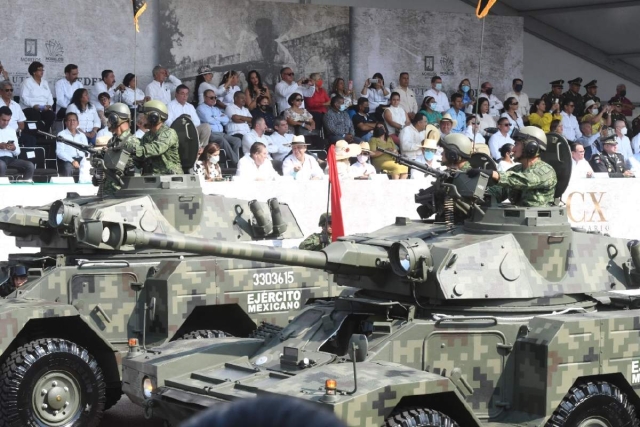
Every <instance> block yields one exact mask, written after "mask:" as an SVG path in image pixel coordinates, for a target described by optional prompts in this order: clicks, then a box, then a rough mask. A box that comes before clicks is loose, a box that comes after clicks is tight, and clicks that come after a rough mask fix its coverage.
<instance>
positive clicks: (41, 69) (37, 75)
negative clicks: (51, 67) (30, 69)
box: [33, 67, 44, 79]
mask: <svg viewBox="0 0 640 427" xmlns="http://www.w3.org/2000/svg"><path fill="white" fill-rule="evenodd" d="M42 76H44V67H38V69H37V70H36V71H35V73H33V77H35V78H39V79H41V78H42Z"/></svg>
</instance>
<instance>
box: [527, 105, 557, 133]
mask: <svg viewBox="0 0 640 427" xmlns="http://www.w3.org/2000/svg"><path fill="white" fill-rule="evenodd" d="M553 120H562V116H561V115H560V104H555V105H554V106H552V107H551V112H550V113H549V112H547V104H546V102H545V101H544V98H540V99H536V101H535V102H534V103H533V105H532V106H531V112H530V113H529V124H530V125H531V126H538V127H539V128H540V129H542V130H543V131H544V133H549V132H551V122H552V121H553Z"/></svg>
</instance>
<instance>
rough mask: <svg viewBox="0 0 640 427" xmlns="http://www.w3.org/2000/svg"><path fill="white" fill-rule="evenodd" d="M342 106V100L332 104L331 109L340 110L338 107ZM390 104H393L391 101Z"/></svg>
mask: <svg viewBox="0 0 640 427" xmlns="http://www.w3.org/2000/svg"><path fill="white" fill-rule="evenodd" d="M343 104H344V99H338V100H337V101H335V102H334V104H333V108H335V109H336V110H340V107H341V106H342V105H343ZM391 104H393V101H391Z"/></svg>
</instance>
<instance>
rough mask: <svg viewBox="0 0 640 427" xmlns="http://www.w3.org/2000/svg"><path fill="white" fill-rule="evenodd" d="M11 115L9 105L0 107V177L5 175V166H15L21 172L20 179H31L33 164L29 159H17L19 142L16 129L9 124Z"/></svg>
mask: <svg viewBox="0 0 640 427" xmlns="http://www.w3.org/2000/svg"><path fill="white" fill-rule="evenodd" d="M12 115H13V113H12V112H11V109H10V108H9V107H7V106H3V107H0V177H2V176H7V168H15V169H17V170H18V172H20V173H21V174H22V179H24V180H26V181H29V180H32V179H33V171H34V170H35V166H34V165H33V163H31V162H30V161H27V160H21V159H18V156H19V155H20V144H19V143H18V137H17V135H16V131H15V130H14V129H12V128H11V127H10V126H9V124H10V123H11V116H12Z"/></svg>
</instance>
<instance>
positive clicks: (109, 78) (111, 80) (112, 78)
mask: <svg viewBox="0 0 640 427" xmlns="http://www.w3.org/2000/svg"><path fill="white" fill-rule="evenodd" d="M115 81H116V75H115V74H113V73H109V75H107V77H105V79H104V82H105V84H106V85H107V86H111V85H112V84H114V83H115Z"/></svg>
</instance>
